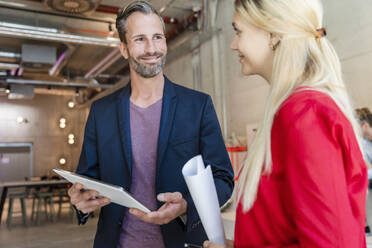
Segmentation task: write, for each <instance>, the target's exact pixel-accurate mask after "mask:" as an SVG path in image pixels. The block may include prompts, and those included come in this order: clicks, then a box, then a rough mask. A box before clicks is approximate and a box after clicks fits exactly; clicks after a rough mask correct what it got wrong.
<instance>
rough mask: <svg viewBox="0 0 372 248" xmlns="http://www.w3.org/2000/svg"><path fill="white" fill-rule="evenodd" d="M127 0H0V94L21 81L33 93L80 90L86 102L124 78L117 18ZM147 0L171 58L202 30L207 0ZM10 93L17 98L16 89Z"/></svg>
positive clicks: (124, 68)
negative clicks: (161, 26) (162, 27)
mask: <svg viewBox="0 0 372 248" xmlns="http://www.w3.org/2000/svg"><path fill="white" fill-rule="evenodd" d="M130 2H131V0H23V1H21V0H12V1H5V0H0V95H1V94H2V95H3V96H5V95H6V94H8V95H9V96H11V94H9V91H12V88H14V89H16V88H17V89H18V88H19V85H24V86H27V87H32V88H34V89H35V92H36V93H37V92H39V93H41V92H43V93H45V92H46V93H48V92H56V91H61V92H62V91H64V92H71V91H72V92H80V93H84V94H80V95H84V96H85V97H84V99H81V101H82V102H86V101H88V100H89V99H91V98H93V97H94V96H95V95H97V94H98V93H100V92H102V91H105V90H106V89H108V88H113V87H115V86H117V85H118V84H119V83H122V82H123V81H127V75H128V72H129V71H128V64H127V62H126V61H125V60H124V59H123V58H122V57H121V55H120V53H119V50H118V44H119V39H118V36H117V33H116V29H115V19H116V14H117V12H118V10H119V9H120V8H123V7H125V6H126V5H127V4H129V3H130ZM150 2H151V3H152V4H153V5H154V6H155V7H156V8H157V9H158V10H159V11H160V13H161V15H162V16H163V19H164V21H165V23H166V36H167V42H168V45H170V46H171V45H172V43H173V49H169V56H170V57H172V53H173V55H174V54H176V50H177V49H175V48H176V47H177V44H181V43H182V42H180V40H184V39H185V37H188V36H190V33H196V32H197V31H198V30H200V29H201V24H200V23H201V22H203V21H201V19H202V17H203V16H204V15H203V11H204V9H205V8H204V6H205V4H206V0H152V1H150ZM179 49H182V48H179ZM169 56H168V57H169ZM173 57H174V56H173ZM14 85H17V87H14ZM5 92H6V93H5ZM27 92H28V91H27ZM18 95H19V96H21V98H22V93H20V94H18ZM13 96H15V97H14V98H17V94H16V92H15V94H13ZM9 98H10V97H9Z"/></svg>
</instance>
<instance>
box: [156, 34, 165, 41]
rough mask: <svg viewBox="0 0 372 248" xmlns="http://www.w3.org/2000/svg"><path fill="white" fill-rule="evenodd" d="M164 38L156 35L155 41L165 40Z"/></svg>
mask: <svg viewBox="0 0 372 248" xmlns="http://www.w3.org/2000/svg"><path fill="white" fill-rule="evenodd" d="M163 38H164V37H163V36H162V35H156V36H155V40H161V39H163Z"/></svg>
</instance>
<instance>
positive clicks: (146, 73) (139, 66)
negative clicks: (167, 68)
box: [128, 55, 165, 78]
mask: <svg viewBox="0 0 372 248" xmlns="http://www.w3.org/2000/svg"><path fill="white" fill-rule="evenodd" d="M128 61H129V64H130V66H131V68H132V69H133V70H134V71H135V72H137V73H138V74H139V75H140V76H141V77H144V78H152V77H155V76H156V75H158V74H159V73H160V72H161V71H162V70H163V67H164V65H165V56H163V57H162V58H161V60H160V61H159V62H157V63H154V64H145V63H141V62H139V61H138V60H137V59H136V58H134V57H132V56H131V55H129V58H128Z"/></svg>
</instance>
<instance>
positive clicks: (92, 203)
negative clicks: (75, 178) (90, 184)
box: [68, 183, 110, 214]
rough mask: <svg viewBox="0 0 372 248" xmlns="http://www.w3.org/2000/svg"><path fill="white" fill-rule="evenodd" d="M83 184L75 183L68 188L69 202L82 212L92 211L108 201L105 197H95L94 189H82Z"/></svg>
mask: <svg viewBox="0 0 372 248" xmlns="http://www.w3.org/2000/svg"><path fill="white" fill-rule="evenodd" d="M82 189H83V185H81V184H80V183H75V184H73V185H72V187H71V188H70V189H69V190H68V195H69V196H70V200H71V204H72V205H75V207H76V208H77V209H78V210H80V211H81V212H83V213H84V214H86V213H90V212H93V211H95V210H97V209H99V208H101V207H103V206H105V205H107V204H109V203H110V199H109V198H106V197H102V198H97V196H98V192H97V191H95V190H85V191H82Z"/></svg>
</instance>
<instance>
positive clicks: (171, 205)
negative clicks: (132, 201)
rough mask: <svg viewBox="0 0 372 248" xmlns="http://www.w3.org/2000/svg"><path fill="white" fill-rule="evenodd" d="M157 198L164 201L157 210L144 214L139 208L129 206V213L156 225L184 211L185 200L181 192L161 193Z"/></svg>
mask: <svg viewBox="0 0 372 248" xmlns="http://www.w3.org/2000/svg"><path fill="white" fill-rule="evenodd" d="M157 198H158V200H159V201H161V202H165V203H164V205H163V206H161V208H159V209H158V210H157V211H153V212H150V213H148V214H146V213H145V212H142V211H141V210H138V209H136V208H131V209H129V213H131V214H133V215H135V216H137V217H138V218H139V219H141V220H142V221H144V222H147V223H152V224H158V225H164V224H168V223H169V222H170V221H172V220H173V219H175V218H177V217H178V216H180V215H182V214H184V213H186V210H187V202H186V201H185V199H183V198H182V194H181V193H179V192H174V193H162V194H159V195H158V197H157Z"/></svg>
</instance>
